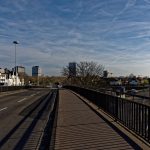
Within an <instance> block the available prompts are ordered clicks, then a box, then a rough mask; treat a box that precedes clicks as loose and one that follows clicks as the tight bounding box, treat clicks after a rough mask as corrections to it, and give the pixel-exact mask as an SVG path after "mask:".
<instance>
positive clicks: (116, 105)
mask: <svg viewBox="0 0 150 150" xmlns="http://www.w3.org/2000/svg"><path fill="white" fill-rule="evenodd" d="M118 99H119V98H118V97H116V100H115V121H117V120H118Z"/></svg>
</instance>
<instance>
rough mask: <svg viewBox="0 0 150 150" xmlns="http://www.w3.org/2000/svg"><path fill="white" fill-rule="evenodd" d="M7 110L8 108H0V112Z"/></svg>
mask: <svg viewBox="0 0 150 150" xmlns="http://www.w3.org/2000/svg"><path fill="white" fill-rule="evenodd" d="M7 108H8V107H4V108H1V109H0V111H3V110H5V109H7Z"/></svg>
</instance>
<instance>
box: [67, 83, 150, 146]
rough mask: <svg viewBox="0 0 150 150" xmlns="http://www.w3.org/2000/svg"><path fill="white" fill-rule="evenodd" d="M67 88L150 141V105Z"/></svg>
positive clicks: (86, 90)
mask: <svg viewBox="0 0 150 150" xmlns="http://www.w3.org/2000/svg"><path fill="white" fill-rule="evenodd" d="M65 88H67V89H70V90H73V91H74V92H76V93H78V94H80V95H82V96H83V97H85V98H87V99H88V100H90V101H91V102H93V103H94V104H96V105H97V106H98V107H99V108H101V109H103V110H104V111H105V112H107V113H108V114H110V115H111V116H113V117H114V118H115V120H117V121H119V122H121V123H122V124H123V125H125V126H126V127H127V128H128V129H130V130H132V131H133V132H135V133H136V134H137V135H139V136H140V137H142V138H143V139H144V140H146V141H147V142H149V143H150V106H147V105H143V104H139V103H137V102H132V101H129V100H126V99H122V98H120V97H115V96H112V95H108V94H105V93H101V92H98V91H94V90H90V89H85V88H80V87H74V86H65Z"/></svg>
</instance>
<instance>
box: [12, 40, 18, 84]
mask: <svg viewBox="0 0 150 150" xmlns="http://www.w3.org/2000/svg"><path fill="white" fill-rule="evenodd" d="M13 44H15V69H14V70H15V73H16V78H17V68H16V47H17V46H16V45H17V44H19V42H18V41H13ZM16 78H15V85H16Z"/></svg>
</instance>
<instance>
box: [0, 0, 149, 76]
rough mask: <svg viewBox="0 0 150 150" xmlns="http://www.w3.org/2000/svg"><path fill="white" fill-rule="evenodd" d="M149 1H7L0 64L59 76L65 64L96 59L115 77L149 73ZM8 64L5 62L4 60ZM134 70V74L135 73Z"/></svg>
mask: <svg viewBox="0 0 150 150" xmlns="http://www.w3.org/2000/svg"><path fill="white" fill-rule="evenodd" d="M149 9H150V5H149V1H148V0H145V1H144V0H143V1H141V2H139V1H137V0H116V1H112V0H107V1H99V0H92V1H91V0H87V1H84V0H78V1H71V0H69V1H60V0H44V1H40V0H33V1H30V0H16V1H14V2H12V1H9V0H6V1H2V2H1V6H0V63H1V66H2V67H7V66H8V67H13V66H14V45H13V43H12V41H13V40H19V41H20V44H19V45H17V64H18V65H19V64H20V65H24V66H25V67H26V68H27V70H31V69H29V68H31V67H32V66H33V65H39V66H41V67H42V68H43V70H44V73H45V74H50V75H59V74H60V72H61V68H62V67H63V66H65V65H67V63H68V62H69V61H76V62H78V61H91V60H92V61H96V62H98V63H101V64H103V65H104V66H105V67H106V69H110V70H111V71H112V72H116V74H118V75H119V74H127V73H130V72H131V71H132V72H133V70H134V72H135V73H136V74H138V72H139V73H142V72H143V74H145V75H148V74H150V71H148V69H147V68H148V64H149V63H150V61H149V60H150V55H149V47H150V44H149V37H150V21H149V17H150V14H149V13H148V11H149ZM6 60H7V61H6ZM134 72H133V73H134Z"/></svg>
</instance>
